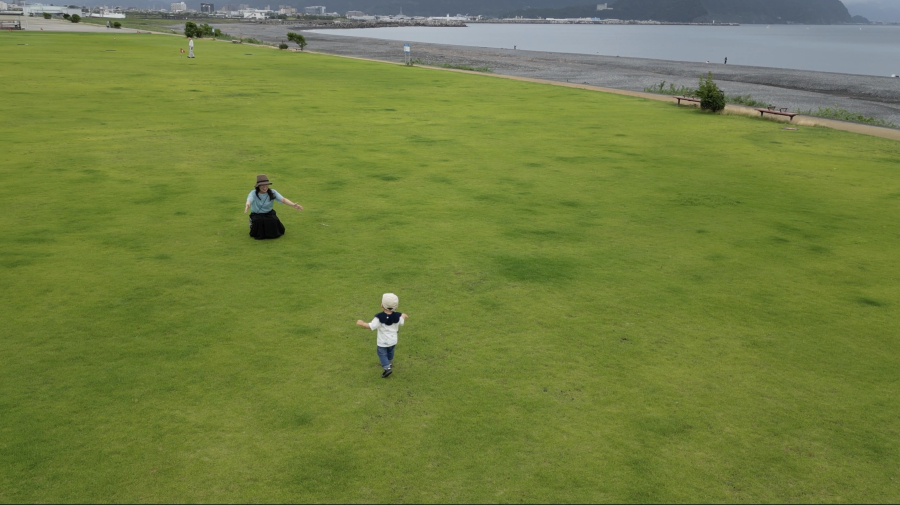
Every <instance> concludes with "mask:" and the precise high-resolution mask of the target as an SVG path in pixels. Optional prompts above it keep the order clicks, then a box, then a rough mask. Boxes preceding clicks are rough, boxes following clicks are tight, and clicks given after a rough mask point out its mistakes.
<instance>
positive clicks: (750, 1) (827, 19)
mask: <svg viewBox="0 0 900 505" xmlns="http://www.w3.org/2000/svg"><path fill="white" fill-rule="evenodd" d="M608 5H609V7H611V9H609V10H602V11H598V10H597V6H596V4H592V5H584V6H577V7H565V8H562V9H547V8H544V9H534V8H532V9H525V10H518V11H513V12H508V13H506V14H507V15H510V16H524V17H544V18H547V17H555V18H565V17H596V18H603V19H622V20H642V21H643V20H653V21H668V22H673V23H689V22H697V23H709V22H712V21H716V22H719V23H745V24H752V23H761V24H778V23H797V24H837V23H850V22H852V21H851V16H850V13H849V12H848V11H847V8H846V7H845V6H844V4H843V3H841V1H840V0H617V1H615V3H612V2H610V3H609V4H608Z"/></svg>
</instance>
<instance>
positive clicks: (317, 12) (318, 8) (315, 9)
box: [303, 5, 325, 16]
mask: <svg viewBox="0 0 900 505" xmlns="http://www.w3.org/2000/svg"><path fill="white" fill-rule="evenodd" d="M303 12H304V13H305V14H310V15H312V16H324V15H325V6H323V5H312V6H310V7H304V8H303Z"/></svg>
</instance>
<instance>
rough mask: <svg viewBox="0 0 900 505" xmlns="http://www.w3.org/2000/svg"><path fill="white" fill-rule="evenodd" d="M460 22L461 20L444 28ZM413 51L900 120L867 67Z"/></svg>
mask: <svg viewBox="0 0 900 505" xmlns="http://www.w3.org/2000/svg"><path fill="white" fill-rule="evenodd" d="M217 28H220V29H222V31H225V32H228V33H230V34H231V35H235V36H242V37H253V38H256V39H259V40H263V41H267V42H281V41H282V40H285V39H286V37H287V32H289V31H300V30H299V29H297V28H292V27H291V26H290V25H262V24H255V23H241V24H239V25H234V24H231V25H219V26H217ZM436 29H442V30H443V29H447V30H452V29H453V28H436ZM303 33H304V36H305V37H306V39H307V41H308V42H309V45H308V46H307V50H311V51H315V52H320V53H326V54H335V55H341V56H354V57H359V58H369V59H374V60H381V61H391V62H402V61H403V42H398V41H389V40H380V39H371V38H364V37H348V36H345V35H331V34H326V33H321V32H318V33H314V32H308V31H304V32H303ZM412 57H413V58H414V59H418V60H421V61H423V62H426V63H430V64H443V63H449V64H452V65H468V66H471V67H488V68H490V69H491V70H492V71H493V72H494V73H495V74H500V75H510V76H517V77H526V78H534V79H543V80H550V81H557V82H568V83H576V84H587V85H591V86H599V87H604V88H614V89H621V90H629V91H643V90H644V88H646V87H648V86H653V85H657V84H659V83H660V82H662V81H665V82H666V85H667V86H668V83H674V84H675V86H690V87H696V86H697V81H698V77H699V75H700V74H703V75H706V73H707V72H712V73H713V77H714V79H715V80H716V82H717V83H718V84H719V87H720V88H722V89H723V90H724V91H725V92H726V93H727V94H728V95H747V94H749V95H751V96H752V97H753V98H754V99H756V100H760V101H765V102H767V103H770V104H772V105H775V106H776V107H779V108H780V107H786V108H788V109H790V110H810V109H811V110H816V109H818V108H820V107H838V108H842V109H846V110H848V111H851V112H855V113H859V114H863V115H865V116H870V117H874V118H878V119H882V120H885V121H890V122H892V123H894V124H897V125H900V79H898V78H890V77H875V76H866V75H851V74H838V73H829V72H812V71H807V70H787V69H779V68H766V67H749V66H740V65H724V64H721V63H720V64H715V63H695V62H678V61H664V60H652V59H642V58H619V57H615V56H599V55H585V54H571V53H550V52H540V51H522V50H514V49H511V48H510V49H494V48H484V47H467V46H456V45H445V44H425V43H414V44H412Z"/></svg>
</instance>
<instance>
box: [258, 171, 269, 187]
mask: <svg viewBox="0 0 900 505" xmlns="http://www.w3.org/2000/svg"><path fill="white" fill-rule="evenodd" d="M263 184H265V185H268V186H271V185H272V183H271V182H269V178H268V177H266V174H259V175H257V176H256V187H257V188H258V187H260V186H262V185H263Z"/></svg>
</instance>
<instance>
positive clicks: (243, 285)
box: [0, 32, 900, 503]
mask: <svg viewBox="0 0 900 505" xmlns="http://www.w3.org/2000/svg"><path fill="white" fill-rule="evenodd" d="M0 45H2V50H0V69H2V74H3V76H4V77H5V79H4V82H5V83H6V86H5V90H4V100H2V101H0V114H2V122H0V124H2V126H0V139H2V144H0V145H2V146H3V149H2V151H3V152H2V156H0V185H2V187H3V188H4V199H3V201H4V204H5V212H3V213H2V214H0V223H2V234H0V285H2V290H0V313H2V328H3V329H2V333H0V501H2V502H298V501H299V502H348V501H349V502H547V501H551V502H700V501H703V502H772V501H774V502H894V503H896V502H897V501H898V500H900V406H898V401H897V393H898V386H900V337H898V336H900V318H898V316H900V291H898V282H897V281H898V277H900V264H898V261H897V258H898V248H900V230H898V224H897V223H898V222H900V143H897V142H892V141H888V140H883V139H877V138H871V137H865V136H860V135H854V134H850V133H845V132H838V131H833V130H829V129H821V128H800V129H799V130H798V131H789V130H784V129H783V125H782V124H781V123H776V122H771V121H765V120H758V119H753V118H747V117H741V116H721V115H709V114H704V113H701V112H699V111H697V110H694V109H692V108H678V107H675V106H673V105H671V104H666V103H661V102H656V101H648V100H642V99H637V98H631V97H623V96H616V95H608V94H603V93H597V92H591V91H585V90H576V89H568V88H561V87H554V86H549V85H540V84H532V83H524V82H517V81H510V80H505V79H498V78H495V77H490V76H482V75H467V74H461V73H452V72H445V71H440V70H434V69H424V68H418V67H404V66H394V65H388V64H379V63H372V62H365V61H358V60H349V59H341V58H336V57H330V56H323V55H316V54H303V53H293V52H284V51H277V50H272V49H267V48H261V47H252V46H246V45H243V46H238V45H232V44H228V43H221V42H210V41H199V42H198V43H197V45H196V53H197V58H196V59H194V60H189V59H186V58H182V57H180V56H179V54H180V53H179V52H178V50H179V48H180V47H185V48H186V47H187V46H186V41H185V40H184V39H183V38H177V37H169V36H162V35H144V34H133V35H128V34H123V33H117V34H116V40H115V41H114V40H113V35H108V34H105V33H104V34H96V35H94V34H62V33H56V34H52V33H27V32H26V33H2V34H0ZM310 49H312V50H315V48H314V47H310ZM398 54H399V53H398ZM258 173H265V174H267V175H268V176H269V177H270V178H271V179H272V181H273V182H274V187H275V189H277V190H279V191H280V192H281V193H282V194H283V195H284V196H286V197H287V198H290V199H292V200H294V201H297V202H299V203H301V204H302V205H303V206H304V207H305V210H304V211H303V212H297V211H295V210H293V209H289V208H287V207H285V206H277V207H276V210H277V211H278V212H279V215H280V216H281V218H282V221H283V222H284V224H285V226H286V227H287V234H286V235H285V236H284V237H282V238H281V239H279V240H274V241H254V240H252V239H250V238H249V237H248V236H247V216H246V215H244V214H242V210H243V205H244V200H245V198H246V195H247V193H248V192H249V191H250V190H251V188H252V186H253V183H254V181H255V176H256V174H258ZM387 291H393V292H395V293H397V294H398V295H399V296H400V310H401V311H402V312H407V313H409V314H410V318H409V320H408V322H407V324H406V326H404V328H403V330H402V331H401V332H400V344H399V345H398V347H397V357H396V362H397V363H396V366H395V368H396V371H395V373H394V374H393V376H391V377H390V378H388V379H381V378H380V367H379V366H378V361H377V358H376V355H375V335H374V334H373V333H372V332H368V331H366V330H363V329H360V328H358V327H356V326H355V325H354V322H355V321H356V320H357V319H366V320H369V319H371V317H372V315H373V314H375V313H376V312H378V311H379V302H380V300H381V294H382V293H384V292H387Z"/></svg>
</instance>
